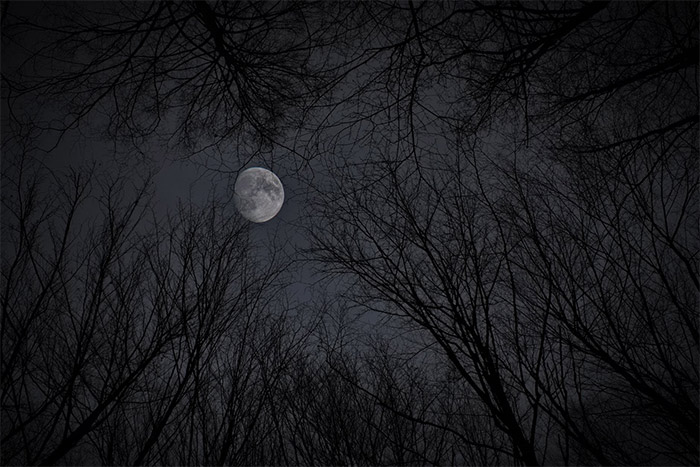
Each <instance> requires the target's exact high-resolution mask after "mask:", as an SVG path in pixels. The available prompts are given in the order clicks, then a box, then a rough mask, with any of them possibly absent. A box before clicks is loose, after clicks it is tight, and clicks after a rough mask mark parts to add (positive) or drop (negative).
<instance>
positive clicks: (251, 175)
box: [233, 167, 284, 222]
mask: <svg viewBox="0 0 700 467" xmlns="http://www.w3.org/2000/svg"><path fill="white" fill-rule="evenodd" d="M234 190H235V192H234V195H233V200H234V202H235V203H236V208H237V209H238V211H239V212H240V213H241V215H242V216H243V217H245V218H246V219H248V220H249V221H251V222H267V221H269V220H270V219H272V218H273V217H275V216H276V215H277V213H278V212H280V209H281V208H282V203H283V202H284V188H282V182H280V179H279V178H277V175H275V174H274V173H272V172H270V171H269V170H267V169H263V168H262V167H251V168H249V169H245V170H244V171H243V172H241V173H240V174H239V175H238V179H236V186H235V188H234Z"/></svg>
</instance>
